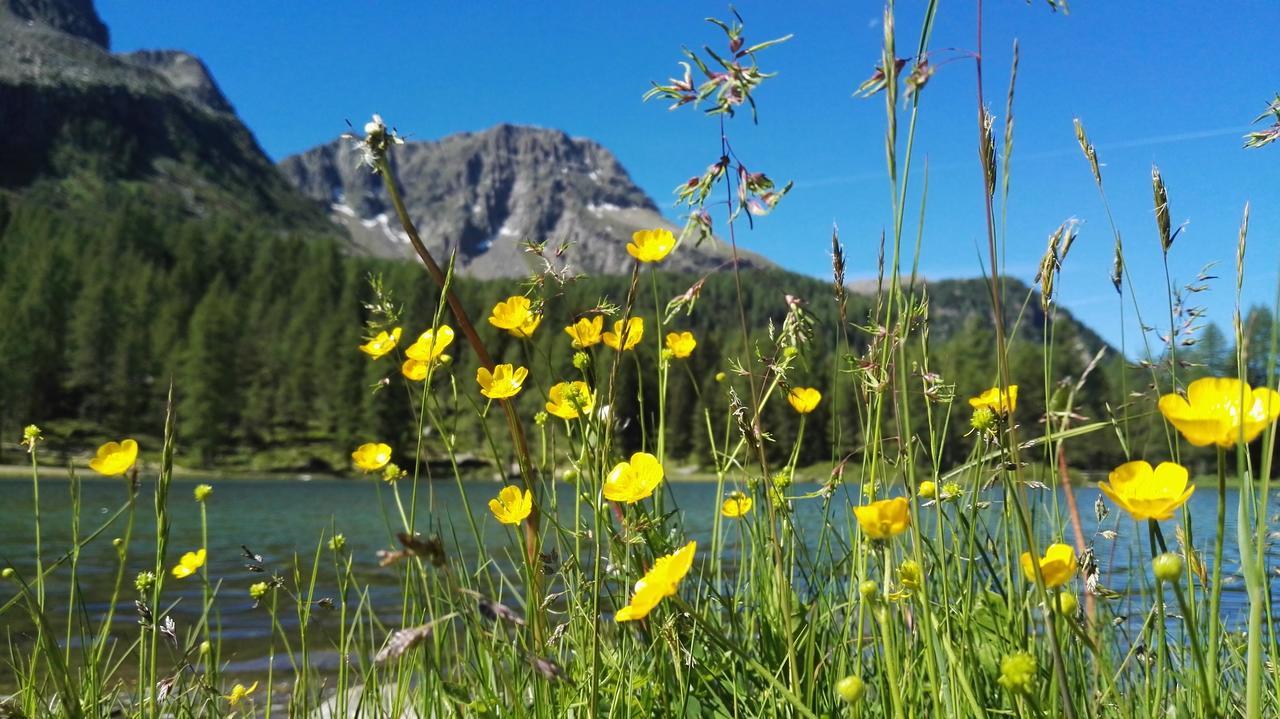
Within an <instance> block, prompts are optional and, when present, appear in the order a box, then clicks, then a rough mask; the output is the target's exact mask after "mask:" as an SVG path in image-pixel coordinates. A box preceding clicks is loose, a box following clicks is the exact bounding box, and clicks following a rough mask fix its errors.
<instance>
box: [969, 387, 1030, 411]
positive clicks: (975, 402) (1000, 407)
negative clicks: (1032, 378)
mask: <svg viewBox="0 0 1280 719" xmlns="http://www.w3.org/2000/svg"><path fill="white" fill-rule="evenodd" d="M969 406H970V407H972V408H974V409H988V410H991V411H992V412H994V413H995V414H997V415H1000V416H1001V417H1008V416H1009V415H1010V414H1012V413H1013V410H1015V409H1017V408H1018V385H1016V384H1011V385H1009V391H1008V392H1002V391H1001V390H1000V388H999V387H992V388H991V389H989V390H987V391H986V392H983V393H982V394H980V395H978V396H977V397H970V398H969Z"/></svg>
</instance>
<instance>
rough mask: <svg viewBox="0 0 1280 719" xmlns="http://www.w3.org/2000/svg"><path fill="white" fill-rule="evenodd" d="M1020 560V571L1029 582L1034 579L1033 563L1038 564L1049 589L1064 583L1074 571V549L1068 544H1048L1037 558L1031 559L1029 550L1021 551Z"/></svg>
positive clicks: (1034, 568) (1034, 569)
mask: <svg viewBox="0 0 1280 719" xmlns="http://www.w3.org/2000/svg"><path fill="white" fill-rule="evenodd" d="M1020 561H1021V563H1022V573H1023V574H1025V575H1026V576H1027V581H1029V582H1034V581H1035V580H1036V567H1035V565H1036V564H1039V565H1040V572H1041V573H1042V574H1044V585H1045V586H1046V587H1049V588H1050V589H1052V588H1053V587H1060V586H1062V585H1063V584H1066V583H1067V582H1068V581H1069V580H1070V579H1071V577H1072V576H1073V575H1075V573H1076V550H1074V549H1072V548H1071V545H1070V544H1060V543H1059V544H1050V545H1049V548H1048V549H1047V550H1045V553H1044V556H1043V557H1041V558H1040V559H1039V560H1033V559H1032V558H1031V552H1023V553H1022V558H1021V560H1020ZM1032 562H1035V564H1033V563H1032Z"/></svg>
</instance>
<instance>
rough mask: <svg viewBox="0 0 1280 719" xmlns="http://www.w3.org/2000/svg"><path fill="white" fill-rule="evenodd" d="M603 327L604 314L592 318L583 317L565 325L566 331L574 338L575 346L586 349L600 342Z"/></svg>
mask: <svg viewBox="0 0 1280 719" xmlns="http://www.w3.org/2000/svg"><path fill="white" fill-rule="evenodd" d="M603 329H604V315H596V316H595V317H591V318H587V317H583V318H582V319H579V320H578V321H577V322H574V323H573V324H571V325H569V326H568V327H565V328H564V331H565V332H566V333H567V334H568V335H569V337H571V338H572V339H573V346H574V347H575V348H577V349H586V348H587V347H592V346H594V345H598V344H600V331H601V330H603Z"/></svg>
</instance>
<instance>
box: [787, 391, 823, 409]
mask: <svg viewBox="0 0 1280 719" xmlns="http://www.w3.org/2000/svg"><path fill="white" fill-rule="evenodd" d="M787 401H788V402H790V403H791V407H792V409H794V410H795V411H797V412H799V413H800V414H809V413H810V412H812V411H813V410H815V409H817V408H818V403H819V402H821V401H822V393H821V392H819V391H818V390H816V389H814V388H813V387H792V388H791V392H790V393H788V394H787Z"/></svg>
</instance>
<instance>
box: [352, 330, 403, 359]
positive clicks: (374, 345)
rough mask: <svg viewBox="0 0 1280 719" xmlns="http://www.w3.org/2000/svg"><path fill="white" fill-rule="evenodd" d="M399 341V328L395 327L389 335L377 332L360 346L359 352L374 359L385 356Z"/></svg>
mask: <svg viewBox="0 0 1280 719" xmlns="http://www.w3.org/2000/svg"><path fill="white" fill-rule="evenodd" d="M399 341H400V328H399V327H396V328H395V329H393V330H391V332H390V334H388V333H387V332H386V331H383V332H379V333H378V334H377V335H376V336H375V337H373V338H372V339H370V340H369V341H368V342H365V343H364V344H362V345H360V351H361V352H363V353H365V354H367V355H369V356H370V357H372V358H374V359H378V358H379V357H381V356H383V355H385V354H386V353H388V352H390V351H391V350H393V349H395V348H396V343H398V342H399Z"/></svg>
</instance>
